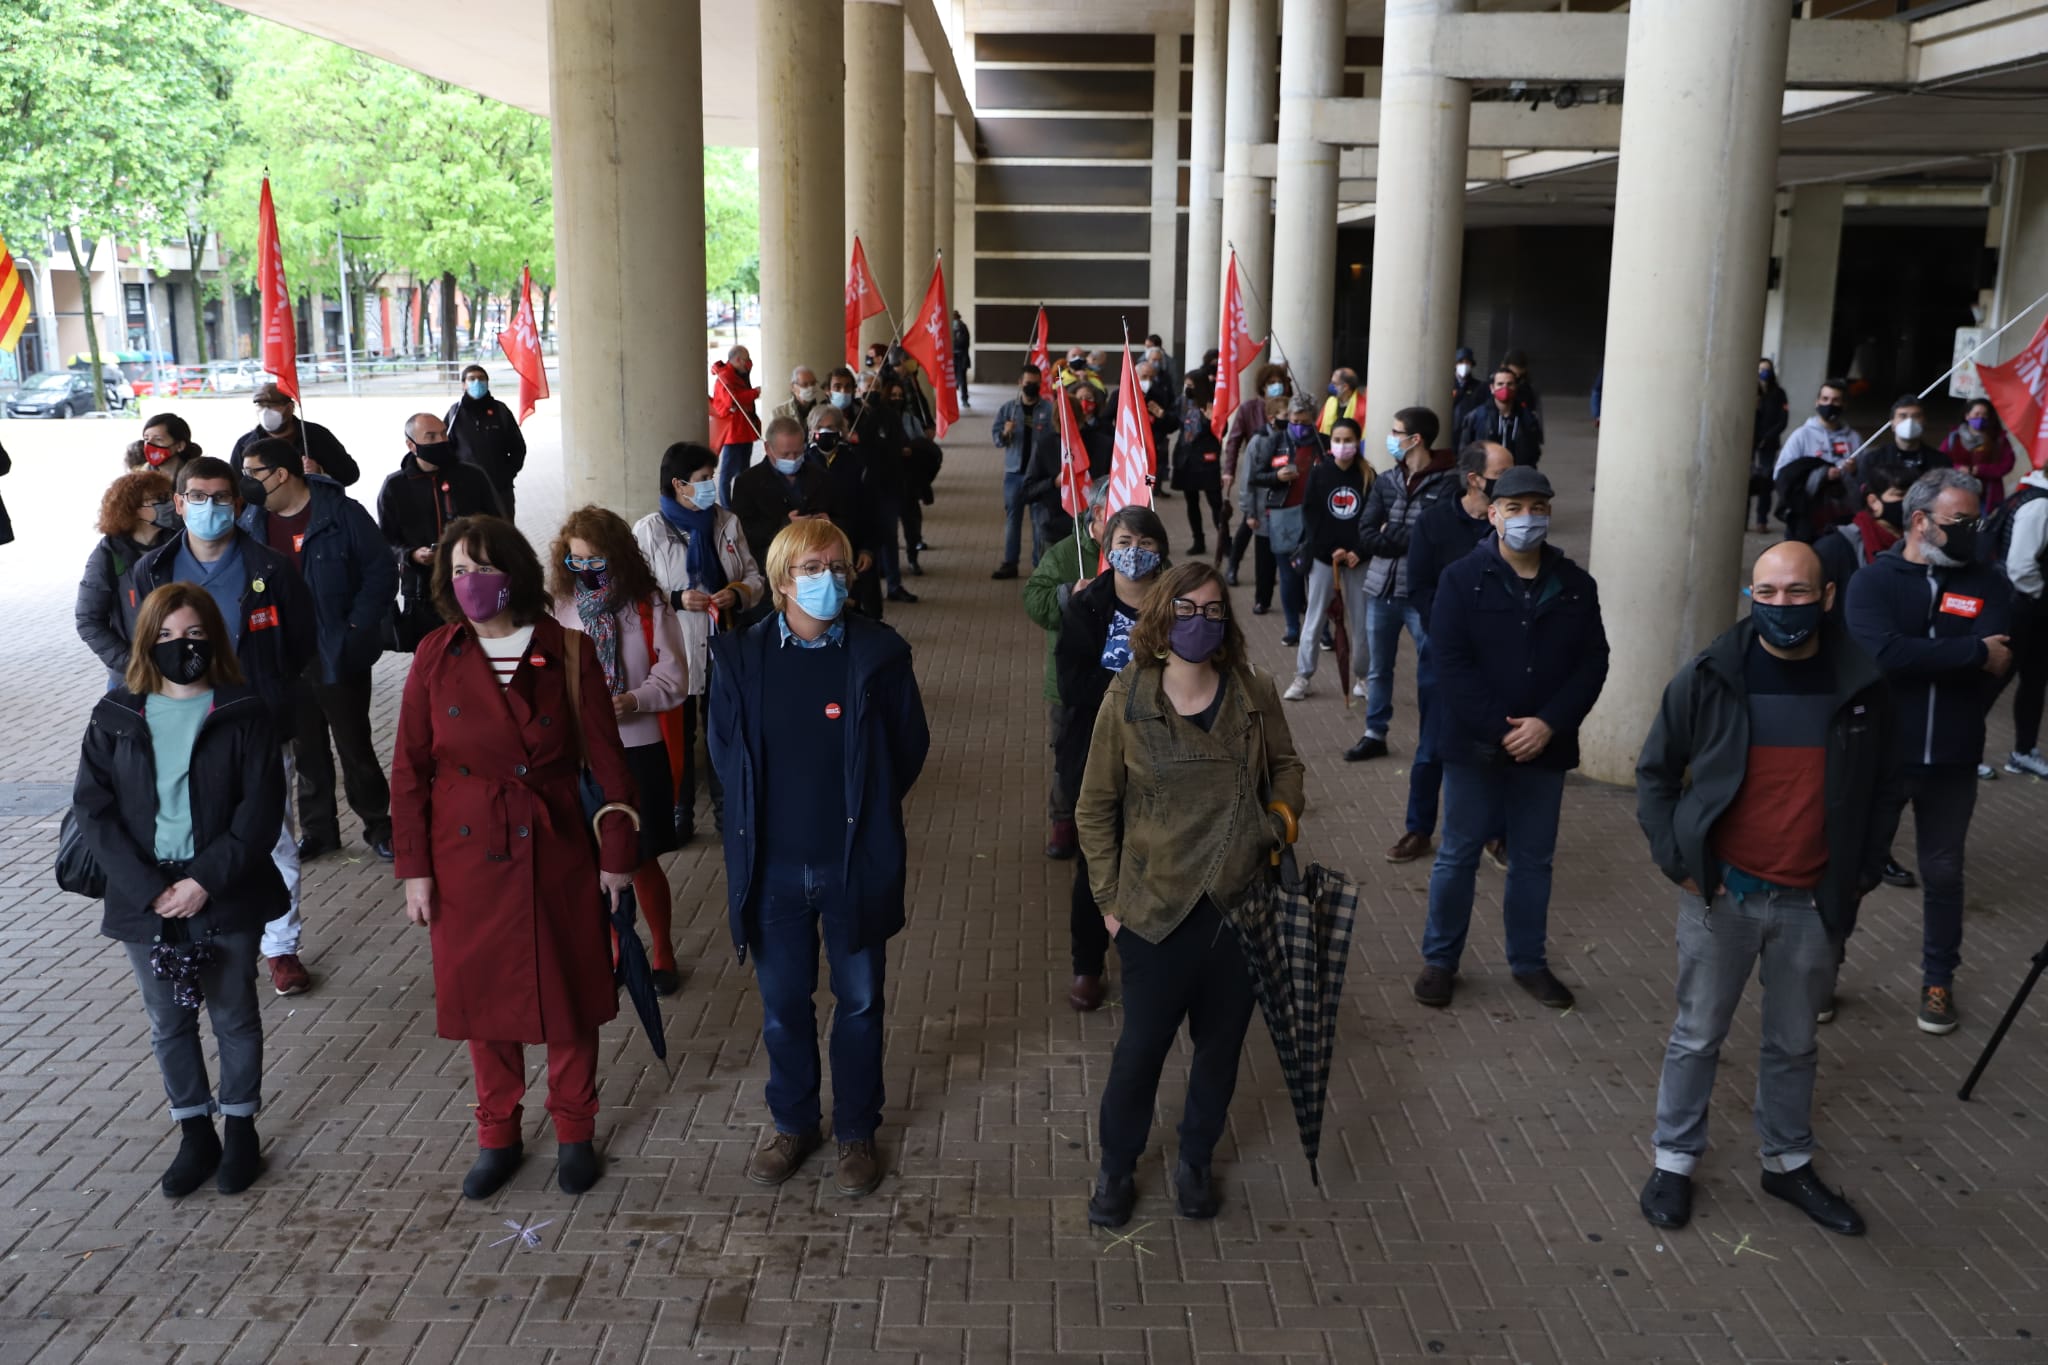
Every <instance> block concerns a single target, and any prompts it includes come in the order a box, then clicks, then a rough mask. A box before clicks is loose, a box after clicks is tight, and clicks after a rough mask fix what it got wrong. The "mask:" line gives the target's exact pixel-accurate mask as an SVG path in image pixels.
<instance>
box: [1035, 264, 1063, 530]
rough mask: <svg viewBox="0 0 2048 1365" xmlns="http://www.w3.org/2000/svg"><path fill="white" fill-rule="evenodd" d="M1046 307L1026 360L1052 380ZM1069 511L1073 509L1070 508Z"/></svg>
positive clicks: (1039, 310) (1040, 317) (1040, 310)
mask: <svg viewBox="0 0 2048 1365" xmlns="http://www.w3.org/2000/svg"><path fill="white" fill-rule="evenodd" d="M1046 335H1047V332H1046V325H1045V305H1044V304H1040V305H1039V306H1038V321H1037V322H1035V323H1033V324H1032V326H1031V354H1030V355H1028V356H1026V357H1024V358H1025V360H1026V361H1027V362H1028V363H1030V364H1033V365H1036V366H1037V367H1038V373H1039V376H1040V377H1041V378H1044V379H1051V378H1052V352H1051V351H1050V350H1048V349H1047V348H1046ZM1068 510H1069V511H1071V510H1072V509H1071V508H1069V509H1068Z"/></svg>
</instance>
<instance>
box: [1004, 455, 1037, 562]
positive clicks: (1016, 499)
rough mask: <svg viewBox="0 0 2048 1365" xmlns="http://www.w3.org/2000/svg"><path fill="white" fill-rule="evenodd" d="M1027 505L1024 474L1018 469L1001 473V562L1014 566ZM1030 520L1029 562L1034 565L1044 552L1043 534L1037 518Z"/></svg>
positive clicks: (1026, 515) (1030, 518) (1021, 536)
mask: <svg viewBox="0 0 2048 1365" xmlns="http://www.w3.org/2000/svg"><path fill="white" fill-rule="evenodd" d="M1029 511H1030V509H1029V507H1028V506H1027V505H1026V503H1025V501H1024V475H1023V473H1022V472H1021V471H1020V472H1018V473H1015V474H1005V475H1003V563H1005V564H1009V565H1012V566H1014V565H1015V564H1016V563H1017V555H1018V552H1019V551H1020V550H1021V549H1022V548H1023V546H1022V541H1023V539H1024V522H1025V520H1026V519H1027V517H1029ZM1029 520H1030V522H1031V563H1032V564H1033V565H1034V566H1036V565H1037V563H1038V561H1039V559H1040V558H1041V557H1043V556H1044V554H1045V536H1044V534H1043V533H1042V532H1041V531H1040V530H1039V528H1038V519H1037V518H1036V517H1029Z"/></svg>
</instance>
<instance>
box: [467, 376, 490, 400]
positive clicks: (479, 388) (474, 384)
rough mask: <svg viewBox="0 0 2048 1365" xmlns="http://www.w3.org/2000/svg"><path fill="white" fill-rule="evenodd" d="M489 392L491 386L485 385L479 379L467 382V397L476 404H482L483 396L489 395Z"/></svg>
mask: <svg viewBox="0 0 2048 1365" xmlns="http://www.w3.org/2000/svg"><path fill="white" fill-rule="evenodd" d="M490 391H491V386H490V385H489V384H486V383H485V382H484V381H483V380H481V379H472V380H470V381H469V396H470V397H471V398H474V399H476V400H477V401H478V402H482V401H483V396H484V395H485V394H487V393H489V392H490Z"/></svg>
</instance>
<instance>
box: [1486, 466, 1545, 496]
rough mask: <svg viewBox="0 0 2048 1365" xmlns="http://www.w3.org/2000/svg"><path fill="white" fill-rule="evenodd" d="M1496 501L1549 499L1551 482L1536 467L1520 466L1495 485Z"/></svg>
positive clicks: (1511, 470) (1496, 481)
mask: <svg viewBox="0 0 2048 1365" xmlns="http://www.w3.org/2000/svg"><path fill="white" fill-rule="evenodd" d="M1493 496H1494V499H1495V501H1498V500H1500V499H1501V498H1548V497H1550V496H1552V494H1551V492H1550V480H1548V479H1546V478H1544V477H1543V471H1542V470H1540V469H1538V468H1536V466H1534V465H1527V464H1518V465H1516V466H1515V467H1514V468H1513V469H1510V470H1509V471H1508V472H1507V473H1505V474H1503V475H1501V476H1500V477H1499V478H1498V479H1496V480H1494V483H1493Z"/></svg>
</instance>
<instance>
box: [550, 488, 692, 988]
mask: <svg viewBox="0 0 2048 1365" xmlns="http://www.w3.org/2000/svg"><path fill="white" fill-rule="evenodd" d="M548 592H549V593H550V594H551V595H552V596H553V598H554V611H555V620H557V621H559V622H560V623H561V624H562V626H563V627H564V628H565V629H568V630H580V631H582V632H583V633H584V634H585V635H587V636H589V637H590V643H591V647H592V652H593V653H595V654H596V655H597V661H598V663H599V664H601V665H603V668H604V682H605V692H606V694H607V695H609V696H610V698H611V704H612V711H613V713H614V714H615V715H616V716H617V717H618V726H619V742H620V743H621V744H623V745H624V746H625V748H626V766H627V767H628V768H629V769H631V770H632V773H633V784H634V786H635V787H637V788H638V789H639V792H640V804H639V810H640V866H639V868H638V869H637V870H635V871H634V873H633V895H634V897H635V898H636V899H637V900H638V901H639V902H640V913H641V914H643V915H645V916H646V917H647V932H648V936H649V937H650V938H651V939H652V940H653V945H652V948H651V950H650V952H649V956H650V957H651V958H652V959H653V965H654V989H655V990H657V991H659V992H660V993H661V994H663V995H674V994H675V993H676V990H677V989H678V988H679V987H680V986H681V985H682V976H681V974H680V973H678V972H677V971H676V945H675V936H674V933H673V932H672V931H671V929H670V927H669V910H670V905H669V902H670V898H671V895H672V893H671V892H670V890H669V885H668V874H667V873H665V872H663V871H662V870H661V855H662V854H664V853H673V852H675V851H676V846H677V845H676V823H675V799H676V798H675V782H674V778H673V777H672V776H671V775H670V773H671V769H670V764H669V753H668V743H667V741H666V740H665V739H664V738H663V737H662V733H661V715H662V713H663V712H667V711H674V710H677V709H678V708H680V707H681V706H682V704H683V702H684V701H685V700H687V699H688V697H689V695H690V664H689V657H690V656H689V647H688V645H687V644H686V643H685V642H684V640H683V628H682V625H681V623H679V622H678V621H677V620H676V613H675V609H674V608H672V607H670V606H669V604H668V594H666V593H664V592H663V591H662V590H661V585H660V584H658V583H656V582H655V581H654V571H653V570H652V569H650V568H648V567H647V559H646V557H645V556H644V555H642V554H641V553H640V542H639V541H637V540H635V539H633V528H632V527H630V526H628V525H627V524H626V522H625V519H624V518H623V517H621V516H619V514H618V513H616V512H612V511H609V510H607V509H606V508H603V507H581V508H578V509H577V510H576V511H574V512H571V513H570V514H569V519H568V520H567V521H565V522H563V523H562V529H561V530H560V531H558V532H556V533H555V544H554V551H553V554H552V555H551V557H550V562H549V564H548Z"/></svg>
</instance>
